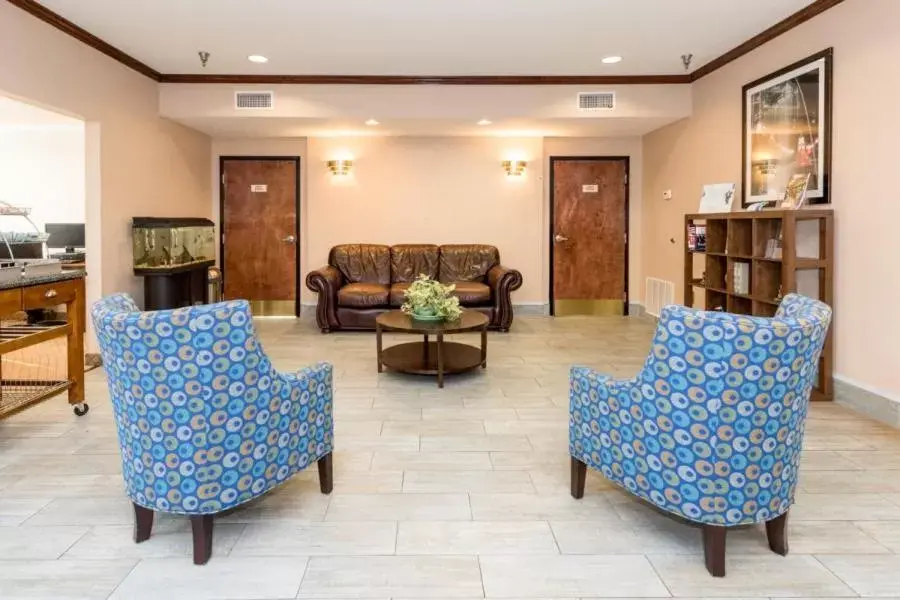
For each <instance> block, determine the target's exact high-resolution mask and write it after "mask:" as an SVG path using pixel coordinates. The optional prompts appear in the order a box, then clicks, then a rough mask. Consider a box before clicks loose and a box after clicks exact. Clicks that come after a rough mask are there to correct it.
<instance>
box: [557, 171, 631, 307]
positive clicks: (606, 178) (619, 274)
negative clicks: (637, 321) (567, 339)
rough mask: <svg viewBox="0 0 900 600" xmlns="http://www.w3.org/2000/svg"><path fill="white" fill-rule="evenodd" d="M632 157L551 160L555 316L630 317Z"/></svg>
mask: <svg viewBox="0 0 900 600" xmlns="http://www.w3.org/2000/svg"><path fill="white" fill-rule="evenodd" d="M628 174H629V158H628V157H627V156H551V157H550V219H549V222H550V227H549V240H550V280H549V281H550V290H549V298H550V314H551V315H555V316H565V315H579V314H581V315H627V314H628V194H629V187H628Z"/></svg>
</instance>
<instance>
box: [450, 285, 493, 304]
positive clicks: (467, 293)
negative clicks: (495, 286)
mask: <svg viewBox="0 0 900 600" xmlns="http://www.w3.org/2000/svg"><path fill="white" fill-rule="evenodd" d="M453 284H454V285H455V286H456V289H455V290H453V295H454V296H456V297H457V298H459V303H460V304H462V305H463V306H475V305H478V304H490V303H491V288H489V287H488V286H486V285H484V284H483V283H478V282H477V281H454V282H453Z"/></svg>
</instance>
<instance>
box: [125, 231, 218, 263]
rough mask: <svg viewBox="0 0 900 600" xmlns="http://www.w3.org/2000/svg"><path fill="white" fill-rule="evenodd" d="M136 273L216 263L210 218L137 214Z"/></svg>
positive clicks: (133, 235) (135, 235)
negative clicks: (139, 215)
mask: <svg viewBox="0 0 900 600" xmlns="http://www.w3.org/2000/svg"><path fill="white" fill-rule="evenodd" d="M131 236H132V247H133V260H134V272H135V274H136V275H147V274H155V273H174V272H179V271H186V270H190V269H193V268H197V267H206V266H209V265H212V264H214V262H215V258H216V249H215V239H216V236H215V226H214V224H213V222H212V221H210V220H209V219H198V218H160V217H134V219H132V226H131Z"/></svg>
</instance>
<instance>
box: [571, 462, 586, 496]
mask: <svg viewBox="0 0 900 600" xmlns="http://www.w3.org/2000/svg"><path fill="white" fill-rule="evenodd" d="M571 465H572V472H571V477H572V497H573V498H575V499H576V500H580V499H581V498H583V497H584V484H585V480H586V478H587V465H586V464H584V463H583V462H581V461H580V460H578V459H577V458H575V457H574V456H573V457H571Z"/></svg>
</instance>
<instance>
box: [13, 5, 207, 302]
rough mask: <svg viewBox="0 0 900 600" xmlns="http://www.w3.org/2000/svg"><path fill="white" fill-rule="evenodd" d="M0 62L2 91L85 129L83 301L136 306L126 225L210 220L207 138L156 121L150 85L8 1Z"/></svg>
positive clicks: (139, 289)
mask: <svg viewBox="0 0 900 600" xmlns="http://www.w3.org/2000/svg"><path fill="white" fill-rule="evenodd" d="M0 56H3V60H2V61H0V92H2V93H5V94H8V95H10V96H12V97H14V98H18V99H23V100H27V101H29V102H32V103H34V104H38V105H42V106H45V107H47V108H52V109H54V110H57V111H60V112H63V113H66V114H69V115H71V116H74V117H77V118H80V119H82V120H84V121H86V122H87V128H86V132H87V135H86V138H87V141H86V157H87V164H88V166H89V168H91V169H93V172H91V171H89V172H88V173H87V177H86V179H87V184H86V187H87V202H88V208H87V213H86V214H87V223H86V224H87V230H88V231H87V237H88V240H93V241H94V242H95V243H94V245H92V246H91V247H90V248H88V270H89V273H90V274H89V277H88V296H89V299H92V298H96V297H97V296H98V295H99V294H100V293H111V292H115V291H127V292H131V293H132V294H134V295H135V296H136V297H137V298H138V299H139V300H140V299H142V297H143V292H142V287H141V281H140V279H138V278H136V277H134V276H133V275H132V273H131V242H130V234H131V231H130V225H129V222H130V219H131V217H133V216H136V215H142V216H162V215H165V216H198V217H206V216H210V214H211V213H210V203H209V197H210V176H209V165H210V139H209V137H207V136H206V135H203V134H201V133H198V132H196V131H194V130H191V129H188V128H186V127H184V126H182V125H179V124H176V123H174V122H172V121H169V120H167V119H162V118H160V117H159V109H158V102H159V93H158V89H157V84H156V82H154V81H152V80H150V79H147V78H146V77H144V76H142V75H139V74H137V73H135V72H134V71H132V70H130V69H128V68H126V67H124V66H123V65H121V64H119V63H117V62H115V61H113V60H112V59H110V58H108V57H106V56H104V55H102V54H100V53H99V52H97V51H95V50H93V49H91V48H89V47H87V46H85V45H84V44H82V43H81V42H78V41H76V40H74V39H73V38H71V37H69V36H67V35H65V34H64V33H62V32H60V31H57V30H56V29H54V28H52V27H50V26H49V25H47V24H45V23H43V22H41V21H39V20H37V19H35V18H34V17H32V16H30V15H28V14H26V13H25V12H23V11H22V10H20V9H18V8H15V7H14V6H13V5H11V4H9V3H7V2H0ZM97 171H99V173H97ZM92 202H94V203H96V202H99V210H97V207H96V206H94V207H92V206H91V203H92ZM97 215H99V222H98V219H97ZM98 240H100V241H102V242H101V246H100V248H99V251H98V248H97V246H96V241H98Z"/></svg>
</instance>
